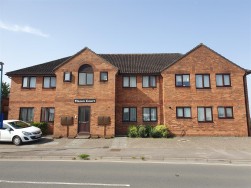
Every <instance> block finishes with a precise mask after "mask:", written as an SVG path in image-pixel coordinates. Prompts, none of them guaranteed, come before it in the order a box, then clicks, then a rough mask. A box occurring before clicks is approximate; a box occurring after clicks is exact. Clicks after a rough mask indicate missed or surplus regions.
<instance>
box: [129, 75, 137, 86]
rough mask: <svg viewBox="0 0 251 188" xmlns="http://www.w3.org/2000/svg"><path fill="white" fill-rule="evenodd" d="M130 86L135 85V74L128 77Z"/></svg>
mask: <svg viewBox="0 0 251 188" xmlns="http://www.w3.org/2000/svg"><path fill="white" fill-rule="evenodd" d="M130 87H136V76H131V77H130Z"/></svg>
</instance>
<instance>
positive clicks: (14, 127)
mask: <svg viewBox="0 0 251 188" xmlns="http://www.w3.org/2000/svg"><path fill="white" fill-rule="evenodd" d="M41 136H42V131H41V129H39V128H37V127H34V126H30V124H28V123H26V122H24V121H20V120H4V121H3V126H2V127H0V141H4V142H13V144H15V145H17V146H18V145H20V144H22V143H23V142H30V141H35V140H39V139H40V138H41Z"/></svg>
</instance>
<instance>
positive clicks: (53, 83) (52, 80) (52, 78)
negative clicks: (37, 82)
mask: <svg viewBox="0 0 251 188" xmlns="http://www.w3.org/2000/svg"><path fill="white" fill-rule="evenodd" d="M51 87H56V77H51Z"/></svg>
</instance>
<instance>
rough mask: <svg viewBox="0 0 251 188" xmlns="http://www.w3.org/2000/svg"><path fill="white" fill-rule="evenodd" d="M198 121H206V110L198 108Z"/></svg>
mask: <svg viewBox="0 0 251 188" xmlns="http://www.w3.org/2000/svg"><path fill="white" fill-rule="evenodd" d="M198 121H205V114H204V108H198Z"/></svg>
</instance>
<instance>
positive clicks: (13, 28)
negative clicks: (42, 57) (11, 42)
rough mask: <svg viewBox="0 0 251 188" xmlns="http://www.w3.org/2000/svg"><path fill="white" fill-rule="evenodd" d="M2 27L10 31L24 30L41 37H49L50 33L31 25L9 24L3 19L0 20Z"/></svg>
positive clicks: (0, 27)
mask: <svg viewBox="0 0 251 188" xmlns="http://www.w3.org/2000/svg"><path fill="white" fill-rule="evenodd" d="M0 29H5V30H8V31H13V32H24V33H29V34H33V35H37V36H40V37H46V38H47V37H49V35H48V34H46V33H43V32H42V31H40V30H39V29H36V28H33V27H30V26H26V25H25V26H20V25H16V24H14V25H13V24H7V23H4V22H2V21H0Z"/></svg>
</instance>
